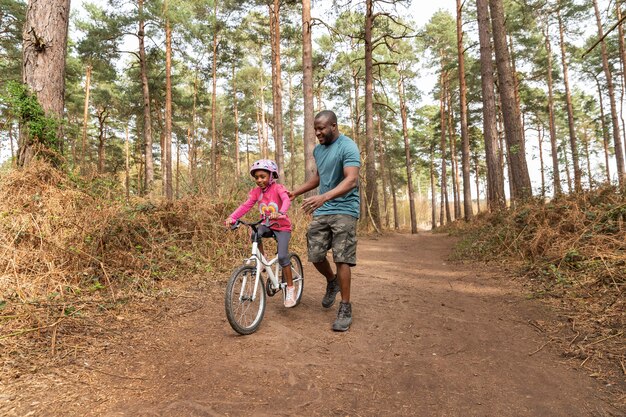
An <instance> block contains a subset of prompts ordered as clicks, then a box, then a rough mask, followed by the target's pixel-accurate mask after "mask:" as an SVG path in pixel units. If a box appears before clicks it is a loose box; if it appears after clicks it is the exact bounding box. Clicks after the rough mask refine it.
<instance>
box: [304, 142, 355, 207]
mask: <svg viewBox="0 0 626 417" xmlns="http://www.w3.org/2000/svg"><path fill="white" fill-rule="evenodd" d="M313 157H314V158H315V164H316V165H317V172H318V174H319V176H320V185H319V193H320V194H324V193H325V192H326V191H329V190H332V189H333V188H335V187H336V186H337V185H339V183H340V182H341V181H343V179H344V176H343V169H344V167H360V166H361V155H360V154H359V148H358V147H357V146H356V143H354V141H353V140H352V139H350V138H349V137H347V136H345V135H339V137H338V138H337V139H336V140H335V141H334V142H333V143H332V144H330V145H328V146H326V145H321V144H318V145H317V146H315V149H313ZM360 203H361V198H360V196H359V187H358V185H357V186H356V187H354V188H353V189H352V190H350V191H348V193H346V194H344V195H342V196H340V197H337V198H335V199H332V200H330V201H327V202H325V203H324V204H323V205H322V206H321V207H320V208H318V209H317V210H315V211H314V212H313V215H314V216H322V215H326V214H348V215H350V216H354V217H356V218H357V219H358V218H359V213H360Z"/></svg>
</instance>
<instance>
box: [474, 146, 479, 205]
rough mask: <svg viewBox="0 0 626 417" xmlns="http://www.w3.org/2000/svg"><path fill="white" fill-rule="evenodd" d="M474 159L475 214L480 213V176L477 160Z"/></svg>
mask: <svg viewBox="0 0 626 417" xmlns="http://www.w3.org/2000/svg"><path fill="white" fill-rule="evenodd" d="M473 159H474V171H475V172H476V175H475V177H476V212H477V213H480V175H479V173H478V172H479V171H478V169H479V168H480V166H479V162H478V158H473Z"/></svg>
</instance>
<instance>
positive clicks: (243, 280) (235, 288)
mask: <svg viewBox="0 0 626 417" xmlns="http://www.w3.org/2000/svg"><path fill="white" fill-rule="evenodd" d="M255 281H256V268H255V267H253V266H250V265H244V266H242V267H240V268H238V269H237V270H235V272H233V274H232V275H231V277H230V279H229V280H228V284H227V285H226V299H225V307H226V317H227V318H228V322H229V323H230V326H231V327H232V328H233V330H235V331H236V332H237V333H239V334H243V335H246V334H251V333H254V332H255V331H256V330H257V329H258V328H259V326H260V325H261V321H262V320H263V314H264V313H265V288H264V285H263V281H262V280H259V284H258V285H257V288H256V291H255V288H254V286H255Z"/></svg>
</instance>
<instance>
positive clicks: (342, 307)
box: [333, 301, 352, 332]
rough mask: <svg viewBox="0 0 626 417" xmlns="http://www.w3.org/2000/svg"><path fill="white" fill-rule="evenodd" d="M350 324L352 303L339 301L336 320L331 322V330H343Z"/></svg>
mask: <svg viewBox="0 0 626 417" xmlns="http://www.w3.org/2000/svg"><path fill="white" fill-rule="evenodd" d="M351 324H352V304H350V303H344V302H343V301H342V302H341V303H339V311H337V320H335V322H334V323H333V330H334V331H336V332H345V331H346V330H348V329H349V328H350V325H351Z"/></svg>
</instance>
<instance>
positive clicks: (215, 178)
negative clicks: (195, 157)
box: [211, 0, 219, 184]
mask: <svg viewBox="0 0 626 417" xmlns="http://www.w3.org/2000/svg"><path fill="white" fill-rule="evenodd" d="M217 4H218V0H215V2H214V3H213V18H214V19H215V27H214V29H213V68H211V74H212V75H211V78H212V84H213V90H212V93H211V179H212V180H213V184H217V181H218V178H219V173H218V172H217V171H218V170H217V165H218V164H217V158H218V152H219V150H218V146H217V132H216V127H215V118H216V113H217V110H216V108H217V43H218V37H219V31H218V30H217Z"/></svg>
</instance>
